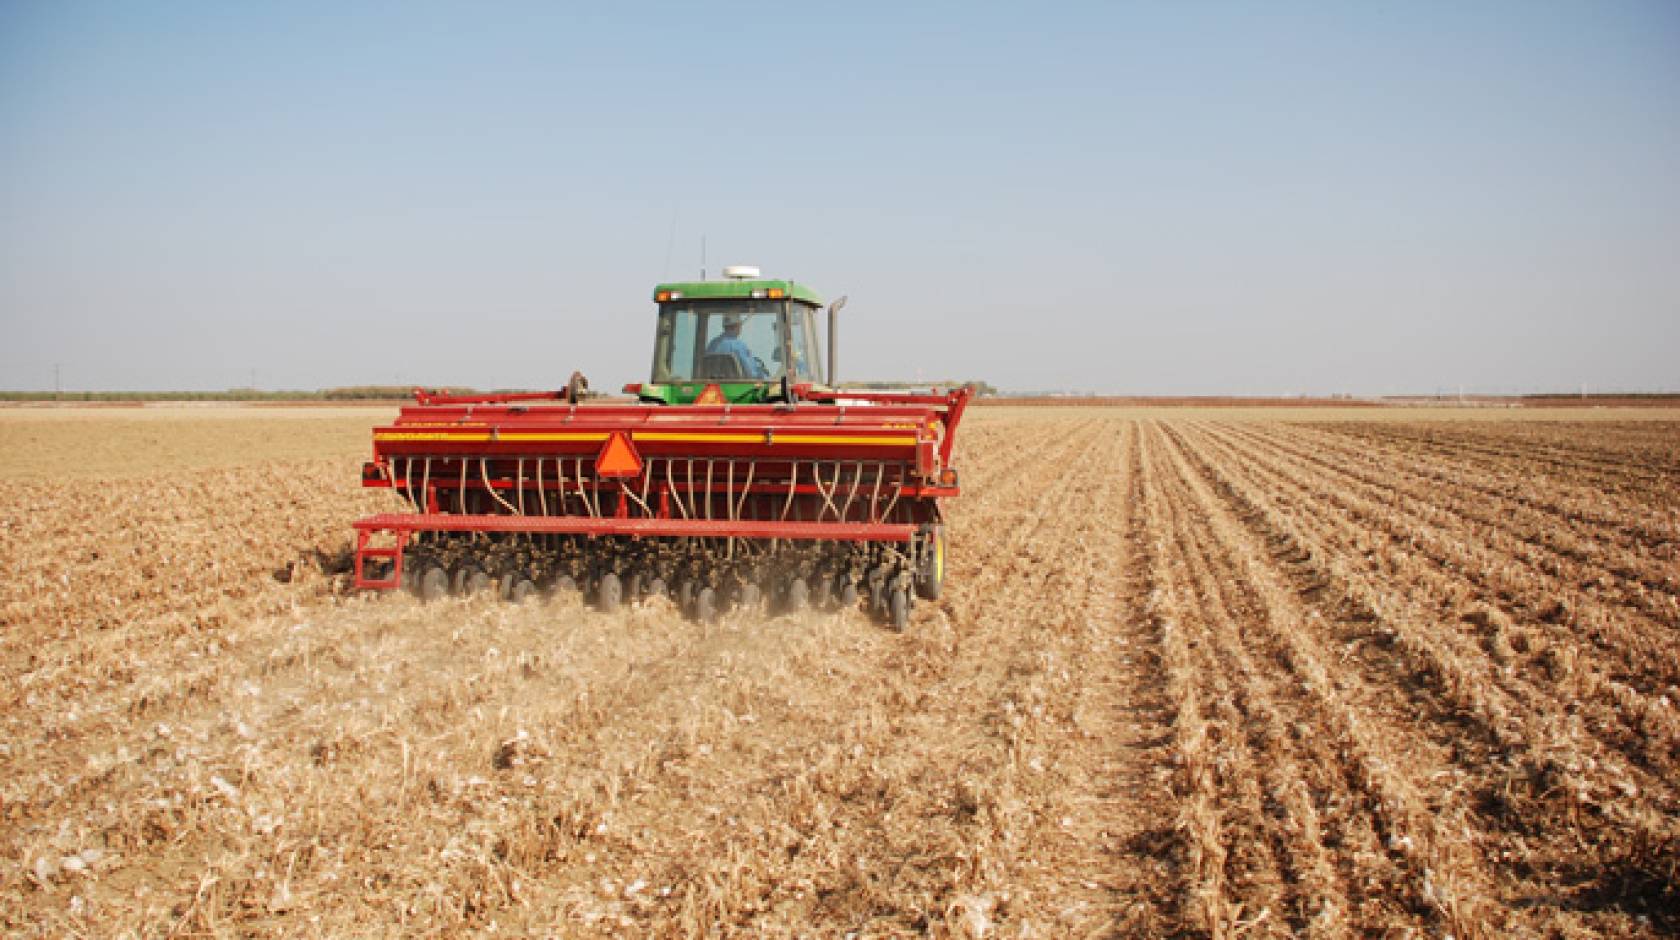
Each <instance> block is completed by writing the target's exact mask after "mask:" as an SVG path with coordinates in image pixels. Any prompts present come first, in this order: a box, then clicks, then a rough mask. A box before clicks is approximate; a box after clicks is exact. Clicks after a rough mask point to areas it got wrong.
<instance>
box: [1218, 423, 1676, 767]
mask: <svg viewBox="0 0 1680 940" xmlns="http://www.w3.org/2000/svg"><path fill="white" fill-rule="evenodd" d="M1207 436H1209V437H1213V438H1215V439H1217V440H1219V444H1220V446H1221V447H1223V448H1227V450H1226V453H1228V454H1229V453H1240V454H1242V455H1243V459H1244V460H1245V461H1246V466H1245V470H1247V471H1249V472H1259V473H1267V474H1270V477H1269V479H1270V480H1271V481H1272V485H1273V486H1275V487H1277V488H1279V489H1280V490H1286V491H1292V492H1295V493H1297V494H1299V495H1300V496H1301V498H1302V501H1301V503H1300V505H1301V506H1302V507H1303V508H1304V509H1307V510H1308V511H1314V510H1319V509H1326V508H1328V509H1330V513H1329V516H1328V518H1330V519H1331V520H1333V522H1334V523H1335V524H1336V525H1337V526H1338V527H1340V528H1342V529H1343V530H1344V531H1349V532H1350V538H1351V539H1352V540H1353V544H1354V545H1355V546H1357V545H1358V544H1360V543H1361V541H1365V542H1368V541H1369V540H1370V539H1371V538H1372V535H1373V533H1386V534H1387V536H1388V538H1389V539H1390V540H1391V541H1389V542H1388V543H1387V544H1385V545H1384V546H1383V550H1382V551H1381V553H1380V556H1381V557H1383V558H1385V559H1387V560H1388V562H1389V563H1390V564H1391V565H1396V566H1403V567H1404V568H1405V570H1406V571H1407V573H1408V574H1409V575H1410V576H1411V577H1412V579H1413V584H1414V591H1415V592H1416V591H1417V589H1418V588H1422V589H1423V591H1422V592H1420V593H1421V596H1422V597H1427V598H1429V599H1431V600H1433V601H1434V602H1435V610H1434V611H1432V612H1425V611H1418V614H1419V615H1420V616H1426V615H1428V614H1430V613H1433V614H1434V615H1435V616H1437V617H1438V616H1439V615H1440V614H1442V613H1446V614H1448V615H1455V616H1460V617H1468V618H1472V619H1476V618H1479V619H1483V620H1487V621H1488V628H1489V629H1491V630H1493V631H1495V632H1496V639H1497V640H1502V641H1503V645H1500V644H1498V643H1497V642H1496V644H1495V648H1496V649H1498V650H1500V651H1501V652H1506V653H1508V658H1509V659H1515V658H1516V653H1515V651H1514V649H1513V646H1514V645H1520V646H1524V647H1529V648H1531V649H1534V651H1535V655H1534V656H1532V657H1531V658H1530V659H1529V662H1530V663H1531V664H1532V665H1533V667H1534V668H1535V669H1538V670H1540V671H1543V672H1544V673H1545V676H1544V679H1545V681H1546V682H1547V683H1553V682H1556V681H1557V680H1558V679H1560V678H1567V679H1568V680H1570V681H1571V682H1572V683H1573V684H1574V685H1575V686H1576V688H1577V691H1578V697H1579V699H1580V700H1581V701H1583V702H1587V703H1589V704H1592V705H1594V706H1595V708H1596V710H1597V711H1598V712H1599V714H1601V715H1602V722H1601V723H1595V724H1606V725H1610V726H1615V725H1622V726H1624V727H1625V728H1626V729H1627V730H1626V732H1625V733H1623V734H1621V735H1618V736H1614V737H1611V738H1610V739H1609V740H1608V741H1607V743H1609V744H1610V745H1611V746H1614V747H1616V748H1617V749H1619V750H1621V751H1624V752H1626V753H1628V754H1629V755H1630V756H1631V757H1634V758H1635V759H1636V760H1638V761H1639V762H1640V763H1641V764H1643V765H1646V766H1655V767H1658V768H1660V767H1665V766H1668V765H1669V764H1672V763H1673V762H1674V761H1675V760H1676V759H1677V757H1680V714H1676V713H1675V711H1674V709H1672V708H1670V707H1668V706H1667V705H1665V704H1664V703H1663V700H1662V694H1663V693H1662V692H1660V691H1659V692H1658V693H1657V694H1651V693H1647V692H1643V691H1640V690H1639V689H1637V688H1634V687H1633V686H1631V685H1629V684H1628V683H1627V682H1625V681H1623V680H1621V679H1618V678H1616V676H1615V675H1614V674H1612V673H1611V672H1610V670H1608V669H1607V668H1606V667H1605V666H1604V665H1603V664H1602V663H1601V662H1600V661H1599V660H1598V658H1597V654H1591V653H1589V654H1588V655H1587V656H1584V657H1583V656H1581V655H1579V654H1578V653H1577V652H1576V651H1578V650H1579V649H1580V644H1579V643H1578V639H1577V637H1576V635H1575V634H1576V631H1575V630H1571V629H1569V626H1570V624H1565V623H1562V622H1559V623H1550V624H1548V623H1547V622H1546V619H1547V618H1546V616H1545V614H1544V613H1543V612H1544V611H1546V610H1547V609H1548V605H1547V599H1548V598H1555V597H1557V596H1562V595H1564V594H1565V593H1566V592H1567V586H1566V585H1564V584H1562V583H1560V582H1559V581H1558V580H1557V579H1556V578H1555V577H1552V576H1549V575H1547V574H1545V573H1544V572H1541V571H1535V570H1532V569H1530V568H1528V567H1527V566H1524V565H1522V564H1521V563H1519V562H1516V561H1515V560H1514V559H1513V557H1512V556H1511V555H1509V554H1507V553H1503V552H1500V551H1498V550H1497V548H1496V546H1490V545H1487V544H1484V543H1483V542H1481V541H1480V540H1477V539H1474V538H1465V537H1464V535H1465V534H1464V531H1463V529H1462V528H1458V527H1455V526H1454V525H1453V519H1452V517H1450V515H1448V514H1447V513H1446V512H1445V511H1444V510H1441V509H1439V508H1438V507H1436V506H1435V505H1433V504H1431V503H1428V502H1425V501H1423V500H1421V499H1418V498H1414V497H1410V496H1407V495H1406V494H1403V493H1398V492H1395V491H1391V490H1383V489H1381V488H1380V487H1374V486H1372V485H1370V484H1367V483H1364V482H1363V481H1360V480H1357V479H1354V478H1351V477H1349V476H1347V475H1342V474H1332V473H1331V472H1330V471H1326V470H1323V469H1322V468H1315V467H1311V466H1307V465H1306V464H1305V463H1304V462H1303V461H1300V460H1299V459H1295V458H1292V457H1291V456H1290V455H1288V454H1287V453H1285V452H1283V451H1281V450H1280V449H1279V448H1277V447H1275V446H1272V445H1271V442H1270V441H1264V442H1254V441H1250V442H1249V445H1248V446H1239V445H1235V444H1231V443H1230V442H1229V441H1226V440H1224V439H1223V436H1222V435H1214V434H1211V433H1210V434H1209V435H1207ZM1274 464H1276V466H1274ZM1325 477H1329V479H1324V478H1325ZM1337 477H1340V478H1339V479H1337ZM1313 480H1322V483H1321V484H1320V485H1318V486H1311V485H1308V483H1306V482H1304V481H1313ZM1400 546H1404V547H1405V548H1407V549H1410V550H1411V551H1400V550H1396V549H1397V548H1399V547H1400ZM1413 552H1416V553H1417V554H1416V555H1414V554H1413ZM1345 557H1352V556H1345ZM1414 558H1419V559H1421V560H1422V561H1423V563H1422V564H1418V563H1416V562H1414V561H1412V559H1414ZM1420 599H1421V598H1420ZM1469 602H1474V603H1478V604H1481V605H1483V606H1482V607H1480V608H1477V609H1475V610H1472V609H1470V607H1469ZM1575 603H1576V604H1577V606H1578V607H1579V608H1580V614H1579V616H1576V617H1574V618H1571V619H1572V621H1573V624H1576V625H1579V626H1583V627H1586V628H1587V630H1588V634H1589V635H1590V636H1592V637H1593V638H1594V639H1595V641H1596V643H1597V645H1598V646H1601V647H1604V648H1607V649H1609V650H1613V651H1615V650H1622V651H1625V652H1624V653H1623V656H1622V661H1621V662H1620V663H1618V665H1619V666H1620V667H1621V670H1624V672H1623V674H1624V675H1625V674H1627V673H1628V672H1631V671H1632V670H1635V669H1637V670H1638V672H1636V673H1633V674H1634V675H1639V676H1640V677H1641V678H1643V679H1645V681H1647V682H1650V683H1654V684H1655V686H1656V688H1657V689H1659V690H1662V689H1664V688H1665V687H1671V683H1672V681H1673V678H1674V677H1673V674H1672V672H1670V671H1667V669H1668V667H1671V666H1672V664H1671V663H1669V661H1668V659H1669V658H1668V657H1667V656H1665V655H1664V653H1663V652H1662V650H1663V649H1665V648H1666V645H1667V644H1666V643H1665V642H1663V640H1662V639H1661V638H1659V637H1657V636H1654V635H1652V634H1651V632H1650V631H1648V630H1647V631H1644V632H1641V631H1639V629H1638V626H1639V625H1638V624H1637V622H1634V623H1630V622H1629V621H1630V619H1631V618H1629V617H1628V616H1627V615H1626V614H1625V613H1624V612H1622V611H1619V610H1611V609H1608V608H1605V607H1603V606H1602V605H1598V604H1596V603H1594V602H1592V601H1591V600H1590V599H1589V598H1586V597H1584V596H1577V599H1576V602H1575ZM1490 612H1491V613H1490ZM1513 615H1515V616H1520V617H1522V619H1523V623H1521V624H1517V623H1514V622H1513V621H1512V620H1511V617H1512V616H1513ZM1466 622H1467V623H1469V622H1470V621H1469V620H1467V621H1466ZM1444 641H1445V642H1450V643H1452V644H1454V645H1456V646H1457V647H1458V649H1459V651H1460V654H1462V655H1464V656H1466V657H1468V660H1469V661H1476V660H1485V659H1486V658H1487V656H1486V654H1485V653H1484V652H1483V650H1482V649H1481V648H1480V647H1479V646H1476V645H1475V644H1473V643H1471V642H1470V641H1469V640H1468V639H1467V638H1466V637H1465V636H1464V635H1462V634H1461V633H1457V632H1447V633H1446V634H1445V640H1444ZM1557 649H1567V650H1570V651H1571V654H1570V657H1569V661H1568V662H1567V663H1561V662H1560V663H1551V662H1549V661H1546V660H1545V659H1544V651H1545V650H1557ZM1653 670H1657V672H1656V674H1654V675H1653V674H1652V671H1653ZM1490 679H1491V680H1492V681H1494V682H1496V683H1498V684H1499V685H1500V686H1501V687H1502V688H1504V689H1506V690H1507V691H1508V692H1509V693H1510V694H1511V695H1512V696H1514V697H1515V699H1516V700H1518V701H1522V700H1527V699H1531V698H1535V697H1536V692H1537V690H1536V688H1535V687H1534V685H1533V684H1532V681H1531V680H1527V679H1525V678H1524V677H1522V676H1521V675H1520V674H1519V673H1518V672H1517V671H1516V670H1515V669H1500V670H1490ZM1533 681H1538V680H1533ZM1539 700H1540V701H1542V702H1544V701H1550V698H1549V697H1548V696H1539Z"/></svg>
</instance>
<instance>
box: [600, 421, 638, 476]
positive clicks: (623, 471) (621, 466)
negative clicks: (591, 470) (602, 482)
mask: <svg viewBox="0 0 1680 940" xmlns="http://www.w3.org/2000/svg"><path fill="white" fill-rule="evenodd" d="M641 472H642V457H641V455H640V454H638V453H636V448H635V446H634V445H633V444H631V443H630V438H629V436H628V435H626V434H625V433H624V432H623V431H614V432H613V433H612V436H611V437H609V438H607V442H606V443H605V444H602V445H601V452H600V453H599V454H596V455H595V475H596V476H597V477H601V478H603V479H612V478H614V477H633V476H640V475H641Z"/></svg>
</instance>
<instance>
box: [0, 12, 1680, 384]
mask: <svg viewBox="0 0 1680 940" xmlns="http://www.w3.org/2000/svg"><path fill="white" fill-rule="evenodd" d="M1028 7H1029V5H1028V4H1009V5H999V6H998V7H995V8H994V7H990V6H986V5H981V4H973V3H950V4H942V5H925V6H916V7H914V8H911V7H909V6H899V5H896V4H894V5H884V6H872V5H866V4H857V3H846V4H823V5H820V6H819V7H817V8H816V9H809V10H797V9H795V6H794V5H791V4H766V5H762V6H734V5H723V4H705V5H692V6H691V5H686V4H685V5H672V6H670V7H663V8H656V7H635V6H632V5H628V4H625V5H620V4H590V5H587V6H586V5H582V4H575V5H574V4H560V3H541V4H517V3H496V4H468V3H459V4H422V3H393V4H355V3H336V2H335V3H278V2H276V3H268V4H262V3H185V2H182V3H157V4H142V3H108V4H107V3H74V2H24V0H0V326H3V327H4V334H3V335H4V336H5V340H4V344H3V346H0V387H5V388H43V387H45V388H50V387H51V385H52V382H53V364H54V363H61V364H62V376H63V381H64V384H65V387H66V388H95V389H172V388H181V389H207V388H226V387H229V386H236V385H244V384H246V383H247V382H249V381H250V378H251V376H252V375H253V372H254V374H255V377H256V380H257V384H258V385H260V386H262V387H267V388H300V387H302V388H312V387H317V386H325V385H341V384H359V383H385V382H403V383H416V382H425V383H428V384H437V383H455V384H470V385H478V386H489V385H500V386H526V387H555V386H557V385H558V384H560V383H562V382H563V381H564V380H565V377H566V376H567V375H568V374H569V373H570V372H571V370H573V369H574V368H581V369H583V370H584V371H585V372H586V373H588V374H589V375H590V376H591V377H592V378H593V379H594V380H595V384H596V385H597V387H603V386H612V387H616V386H617V385H618V384H620V383H622V382H625V381H632V380H637V379H640V378H644V377H645V373H646V371H647V363H648V360H649V356H650V353H649V346H650V341H651V336H652V321H651V316H652V304H651V302H650V294H651V289H652V285H653V284H654V282H656V281H657V280H659V279H661V278H662V277H666V276H673V277H674V276H685V277H686V276H692V275H694V274H696V273H697V271H698V268H699V262H700V259H699V254H700V240H701V236H702V235H703V234H704V235H705V236H706V238H707V244H708V254H709V260H710V264H711V268H712V270H713V272H714V274H715V272H716V270H717V268H718V267H719V266H720V265H721V264H723V263H735V262H743V263H754V264H758V265H760V266H762V267H763V268H764V269H765V271H766V273H770V274H775V275H780V276H791V277H795V278H798V279H799V280H802V281H806V282H809V283H811V284H813V285H814V286H816V287H817V288H818V289H819V290H820V291H822V292H824V293H825V294H828V295H830V296H833V295H838V294H841V293H845V294H849V295H850V296H851V303H850V305H849V306H848V307H847V310H846V313H845V314H844V315H843V316H844V320H845V327H844V333H843V337H844V339H843V342H842V372H843V374H845V375H850V376H852V377H854V378H900V377H902V378H910V379H914V378H916V377H918V376H922V377H925V378H929V379H931V378H936V377H945V376H957V377H977V378H985V379H988V380H990V381H992V382H994V383H995V384H998V385H1001V386H1004V387H1006V388H1012V389H1043V388H1070V389H1083V390H1092V391H1104V392H1119V393H1157V394H1185V393H1210V394H1218V393H1259V394H1291V393H1298V392H1310V393H1328V392H1353V393H1389V392H1432V391H1435V390H1437V389H1441V388H1452V389H1457V388H1458V387H1460V386H1463V387H1466V388H1468V389H1471V390H1484V391H1513V390H1514V391H1524V390H1540V389H1576V388H1578V387H1580V386H1582V385H1583V384H1584V385H1586V386H1587V387H1589V388H1597V389H1670V390H1675V389H1680V3H1675V2H1673V0H1659V2H1649V3H1639V2H1611V0H1604V2H1589V0H1578V2H1543V0H1528V2H1509V3H1506V2H1483V3H1474V2H1468V3H1467V2H1429V0H1416V2H1386V3H1384V2H1374V0H1373V2H1361V3H1341V2H1324V3H1287V2H1285V3H1215V2H1208V3H1167V2H1161V3H1113V4H1108V3H1104V4H1096V5H1091V6H1083V5H1065V6H1057V7H1053V8H1046V9H1029V8H1028Z"/></svg>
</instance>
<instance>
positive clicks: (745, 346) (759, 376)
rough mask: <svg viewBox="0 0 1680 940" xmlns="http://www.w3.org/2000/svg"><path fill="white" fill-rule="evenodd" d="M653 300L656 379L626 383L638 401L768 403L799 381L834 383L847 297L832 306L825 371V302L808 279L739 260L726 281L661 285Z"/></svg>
mask: <svg viewBox="0 0 1680 940" xmlns="http://www.w3.org/2000/svg"><path fill="white" fill-rule="evenodd" d="M653 299H654V301H655V302H656V303H657V304H659V325H658V328H657V331H656V333H655V337H654V344H653V379H652V381H650V382H646V383H641V384H632V385H627V386H625V391H626V392H630V393H632V394H635V395H636V396H637V397H638V398H639V399H640V400H641V401H644V402H650V403H660V404H666V405H688V404H720V405H721V404H740V405H747V404H765V403H769V402H778V401H788V400H790V399H791V398H792V396H793V394H794V393H793V389H794V388H795V387H796V386H798V387H803V388H825V387H828V386H832V385H833V384H834V367H835V341H836V331H835V314H837V313H838V312H839V310H840V308H841V307H843V306H845V303H846V298H844V297H842V298H840V299H839V300H837V301H835V302H834V303H833V304H832V305H831V306H829V308H828V366H827V368H826V369H824V368H823V364H822V363H821V362H820V361H819V360H818V355H819V353H818V344H817V324H816V316H817V311H818V310H820V309H822V307H823V300H822V298H821V297H819V296H817V293H816V292H815V291H813V290H811V288H809V287H807V286H805V285H804V284H800V283H798V282H796V281H790V280H780V279H775V278H764V277H760V276H759V270H758V268H755V267H749V266H745V265H736V266H731V267H726V268H724V269H723V280H721V281H677V282H673V283H669V284H660V285H659V286H658V287H656V288H654V293H653Z"/></svg>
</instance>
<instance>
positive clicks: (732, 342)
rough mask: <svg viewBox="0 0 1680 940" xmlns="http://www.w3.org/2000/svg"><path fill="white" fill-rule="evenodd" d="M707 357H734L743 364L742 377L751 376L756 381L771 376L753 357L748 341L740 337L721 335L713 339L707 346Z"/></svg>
mask: <svg viewBox="0 0 1680 940" xmlns="http://www.w3.org/2000/svg"><path fill="white" fill-rule="evenodd" d="M706 355H708V356H722V355H730V356H734V357H735V361H736V362H739V363H740V364H741V374H742V375H747V376H751V377H752V378H755V379H762V378H768V377H769V374H768V373H766V372H765V371H764V368H763V367H762V366H760V365H759V364H758V360H757V359H756V358H754V357H753V353H752V347H750V346H748V345H747V343H746V341H745V340H743V339H741V338H740V337H739V336H730V335H729V334H728V333H719V334H718V335H717V338H716V339H713V340H712V341H711V342H710V343H707V344H706Z"/></svg>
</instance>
